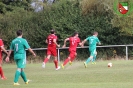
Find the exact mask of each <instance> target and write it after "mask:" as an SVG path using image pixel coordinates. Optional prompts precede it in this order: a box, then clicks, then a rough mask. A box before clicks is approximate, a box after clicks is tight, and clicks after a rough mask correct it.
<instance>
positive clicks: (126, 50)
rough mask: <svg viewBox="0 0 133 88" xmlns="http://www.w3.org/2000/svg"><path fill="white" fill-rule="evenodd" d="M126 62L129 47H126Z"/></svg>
mask: <svg viewBox="0 0 133 88" xmlns="http://www.w3.org/2000/svg"><path fill="white" fill-rule="evenodd" d="M126 60H128V46H126Z"/></svg>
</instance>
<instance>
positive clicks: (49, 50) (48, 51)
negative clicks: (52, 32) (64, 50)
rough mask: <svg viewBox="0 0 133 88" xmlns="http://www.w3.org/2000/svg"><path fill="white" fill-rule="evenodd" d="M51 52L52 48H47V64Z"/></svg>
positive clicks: (45, 61)
mask: <svg viewBox="0 0 133 88" xmlns="http://www.w3.org/2000/svg"><path fill="white" fill-rule="evenodd" d="M51 53H52V51H51V49H47V57H46V58H44V61H43V62H44V63H45V64H46V63H47V62H48V60H49V59H50V56H51Z"/></svg>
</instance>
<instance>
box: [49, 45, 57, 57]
mask: <svg viewBox="0 0 133 88" xmlns="http://www.w3.org/2000/svg"><path fill="white" fill-rule="evenodd" d="M47 55H52V56H57V50H56V48H53V47H48V49H47Z"/></svg>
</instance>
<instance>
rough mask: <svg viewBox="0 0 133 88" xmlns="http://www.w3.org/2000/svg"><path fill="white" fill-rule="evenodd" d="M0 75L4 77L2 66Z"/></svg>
mask: <svg viewBox="0 0 133 88" xmlns="http://www.w3.org/2000/svg"><path fill="white" fill-rule="evenodd" d="M0 75H1V77H4V73H3V69H2V67H0Z"/></svg>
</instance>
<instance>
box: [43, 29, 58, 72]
mask: <svg viewBox="0 0 133 88" xmlns="http://www.w3.org/2000/svg"><path fill="white" fill-rule="evenodd" d="M46 43H47V44H48V49H47V57H46V58H45V59H44V61H43V64H42V67H43V68H45V64H46V63H47V62H48V60H49V59H50V57H51V55H52V56H54V63H55V68H56V70H59V69H60V66H58V60H57V50H56V46H57V47H60V45H59V44H57V36H56V35H55V31H54V30H51V34H50V35H48V37H47V39H46Z"/></svg>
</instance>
